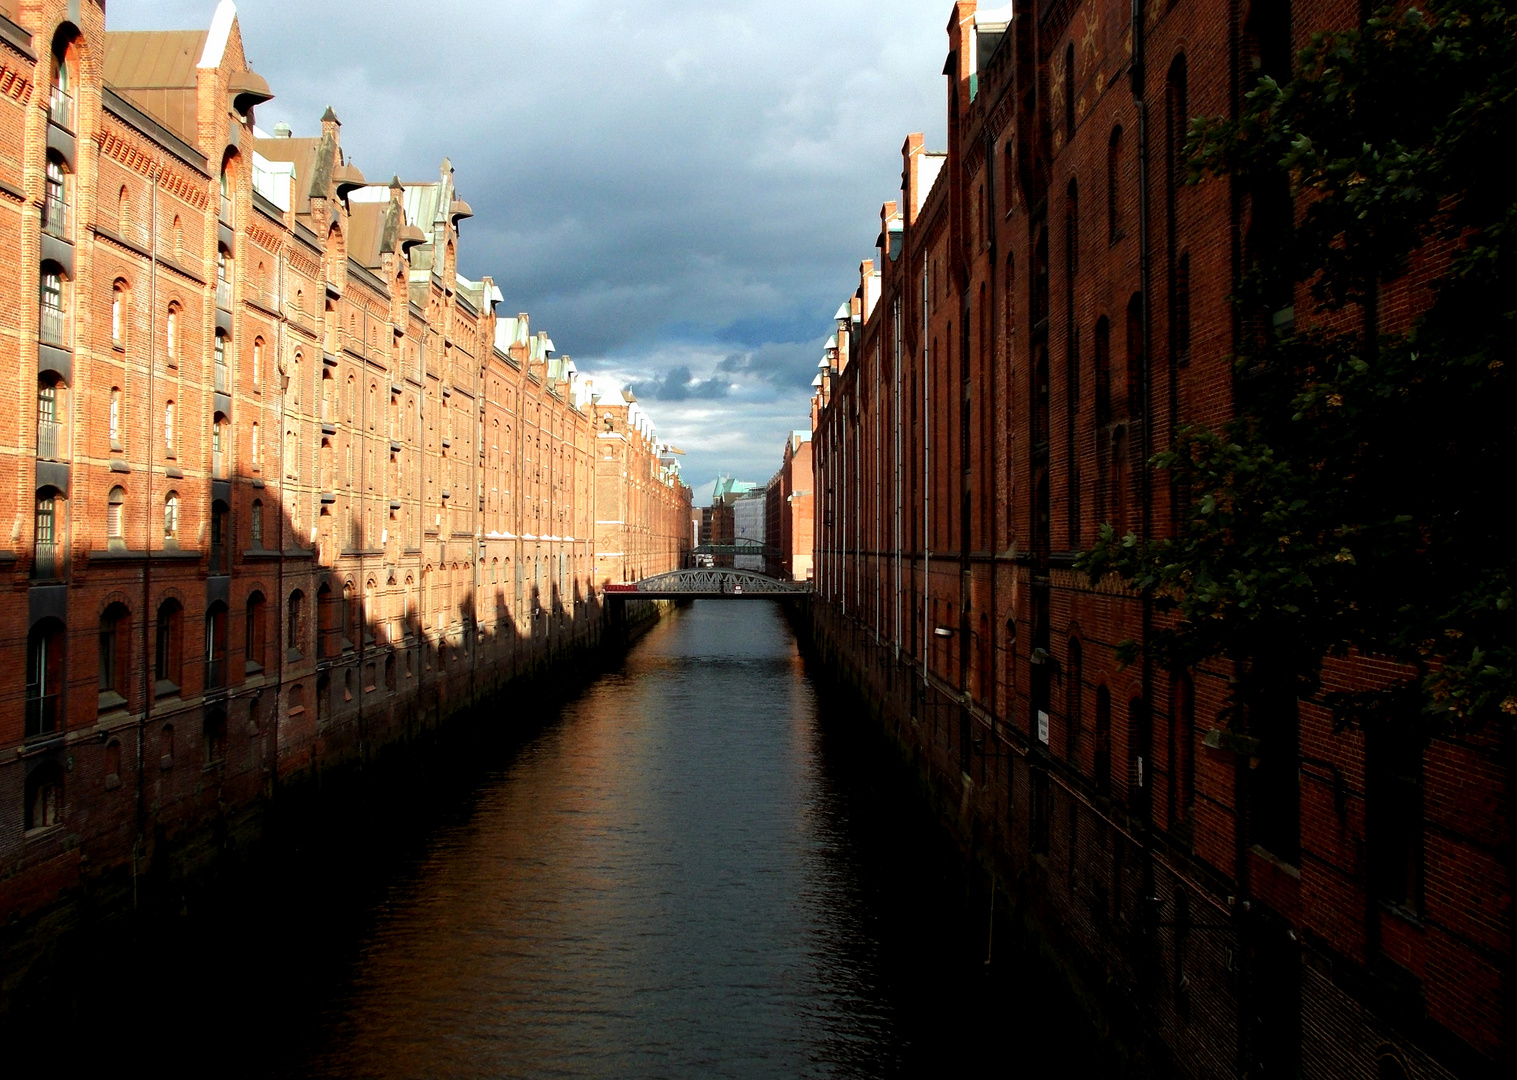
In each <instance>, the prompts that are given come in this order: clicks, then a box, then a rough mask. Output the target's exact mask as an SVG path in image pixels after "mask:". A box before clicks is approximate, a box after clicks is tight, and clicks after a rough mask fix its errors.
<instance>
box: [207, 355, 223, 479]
mask: <svg viewBox="0 0 1517 1080" xmlns="http://www.w3.org/2000/svg"><path fill="white" fill-rule="evenodd" d="M216 340H217V341H220V340H221V338H219V337H218V338H217V339H216ZM226 444H227V422H226V416H225V415H223V414H222V413H217V414H216V416H215V417H214V418H213V419H212V421H211V475H212V476H214V477H215V478H216V479H218V480H225V479H226V474H227V469H226V465H227V454H226V451H227V445H226Z"/></svg>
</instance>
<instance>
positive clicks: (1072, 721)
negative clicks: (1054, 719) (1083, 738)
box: [1064, 638, 1085, 764]
mask: <svg viewBox="0 0 1517 1080" xmlns="http://www.w3.org/2000/svg"><path fill="white" fill-rule="evenodd" d="M1084 656H1085V652H1084V649H1083V648H1082V646H1081V645H1080V639H1079V638H1070V639H1069V658H1068V660H1067V662H1066V663H1065V665H1064V718H1065V725H1066V726H1065V732H1064V756H1065V758H1066V759H1067V760H1069V761H1072V762H1075V763H1076V764H1078V762H1079V756H1080V734H1081V731H1080V726H1081V720H1082V716H1081V714H1082V711H1083V710H1082V706H1083V704H1084V695H1083V693H1082V686H1081V680H1082V679H1083V678H1084V666H1085V662H1084Z"/></svg>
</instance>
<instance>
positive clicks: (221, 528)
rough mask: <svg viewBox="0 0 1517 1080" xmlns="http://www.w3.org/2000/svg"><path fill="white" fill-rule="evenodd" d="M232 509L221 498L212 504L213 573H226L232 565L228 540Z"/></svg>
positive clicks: (211, 565) (211, 562)
mask: <svg viewBox="0 0 1517 1080" xmlns="http://www.w3.org/2000/svg"><path fill="white" fill-rule="evenodd" d="M231 517H232V514H231V510H230V508H228V506H227V504H226V503H224V502H222V501H221V500H219V499H218V500H217V501H216V502H214V503H212V504H211V552H210V554H211V560H210V571H211V573H213V574H225V573H227V572H228V571H229V570H230V569H231V567H230V560H229V559H228V558H227V540H228V539H230V532H229V530H230V528H231Z"/></svg>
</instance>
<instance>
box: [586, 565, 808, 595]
mask: <svg viewBox="0 0 1517 1080" xmlns="http://www.w3.org/2000/svg"><path fill="white" fill-rule="evenodd" d="M810 591H811V586H810V585H808V584H806V583H805V582H796V581H780V580H779V579H778V578H772V577H770V576H769V575H767V574H760V573H757V572H756V571H753V570H735V569H733V568H732V567H728V566H700V567H695V568H693V569H687V570H671V571H670V572H669V573H667V574H655V575H653V576H652V577H647V578H643V580H641V581H635V582H631V583H629V584H626V585H607V586H606V598H607V599H613V598H620V599H625V600H775V599H783V598H785V597H789V596H805V595H806V594H807V593H809V592H810Z"/></svg>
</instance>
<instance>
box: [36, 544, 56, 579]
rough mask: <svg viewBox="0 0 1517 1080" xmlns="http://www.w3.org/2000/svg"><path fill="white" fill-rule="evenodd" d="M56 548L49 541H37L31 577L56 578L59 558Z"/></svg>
mask: <svg viewBox="0 0 1517 1080" xmlns="http://www.w3.org/2000/svg"><path fill="white" fill-rule="evenodd" d="M58 546H59V545H58V544H56V543H52V542H49V541H42V540H39V541H37V544H36V548H35V550H36V557H35V558H34V559H33V560H32V577H34V578H55V577H57V576H58V564H59V557H60V552H59V551H58Z"/></svg>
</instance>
